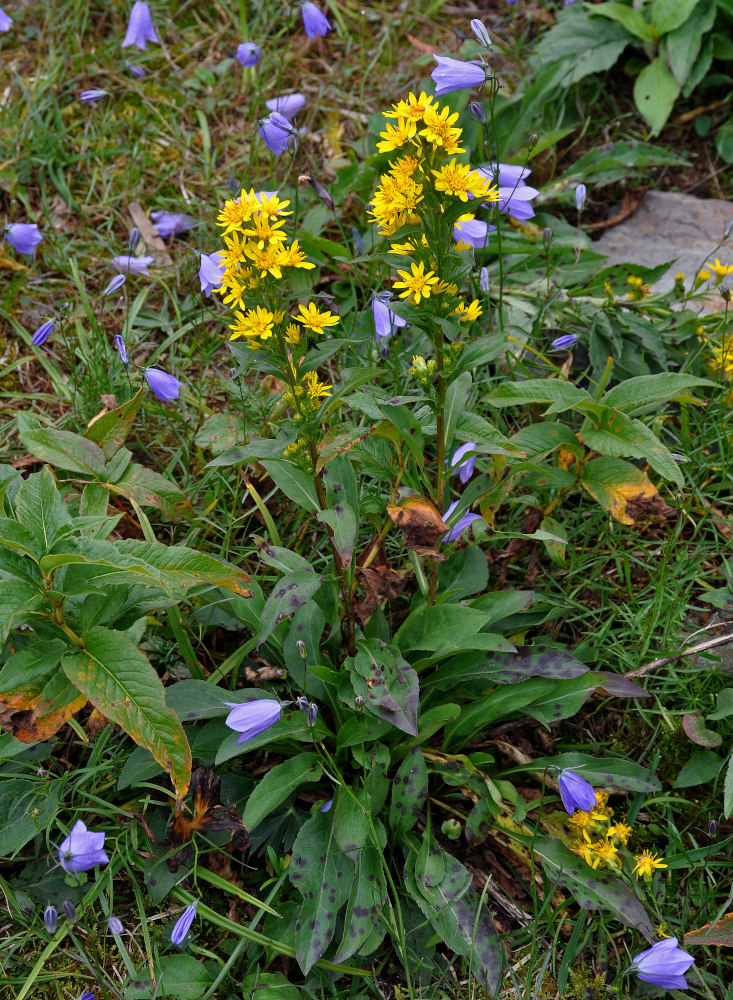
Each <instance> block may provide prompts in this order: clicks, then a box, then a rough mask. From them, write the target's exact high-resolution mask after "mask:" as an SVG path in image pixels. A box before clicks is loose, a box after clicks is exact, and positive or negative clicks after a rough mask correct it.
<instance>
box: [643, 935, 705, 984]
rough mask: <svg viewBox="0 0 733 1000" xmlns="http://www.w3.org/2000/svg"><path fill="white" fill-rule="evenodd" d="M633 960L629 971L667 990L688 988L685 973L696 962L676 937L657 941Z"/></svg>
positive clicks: (646, 981)
mask: <svg viewBox="0 0 733 1000" xmlns="http://www.w3.org/2000/svg"><path fill="white" fill-rule="evenodd" d="M632 961H633V964H632V966H631V968H630V969H629V972H635V973H636V975H637V976H638V977H639V979H641V980H642V982H645V983H653V984H654V985H655V986H661V987H662V988H663V989H665V990H686V989H687V988H688V987H687V980H686V979H685V973H686V972H687V970H688V969H689V968H690V966H691V965H694V964H695V959H694V958H693V957H692V955H688V954H687V952H686V951H683V950H682V949H681V948H679V947H678V946H677V938H675V937H670V938H665V939H664V940H663V941H657V942H656V944H653V945H652V946H651V948H647V950H646V951H642V952H641V953H640V954H638V955H636V956H635V957H634V959H633V960H632Z"/></svg>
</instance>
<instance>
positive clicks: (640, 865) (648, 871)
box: [633, 851, 668, 879]
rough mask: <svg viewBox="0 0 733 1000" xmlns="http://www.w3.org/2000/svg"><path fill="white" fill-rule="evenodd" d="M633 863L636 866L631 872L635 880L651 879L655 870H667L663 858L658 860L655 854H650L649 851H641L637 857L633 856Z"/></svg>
mask: <svg viewBox="0 0 733 1000" xmlns="http://www.w3.org/2000/svg"><path fill="white" fill-rule="evenodd" d="M634 861H635V862H636V865H635V866H634V869H633V872H634V875H636V877H637V879H639V878H641V877H642V875H643V876H644V878H651V877H652V875H653V874H654V872H655V870H656V869H657V868H667V867H668V866H667V865H665V863H664V858H658V857H657V855H656V854H652V853H651V851H642V853H641V854H639V855H634Z"/></svg>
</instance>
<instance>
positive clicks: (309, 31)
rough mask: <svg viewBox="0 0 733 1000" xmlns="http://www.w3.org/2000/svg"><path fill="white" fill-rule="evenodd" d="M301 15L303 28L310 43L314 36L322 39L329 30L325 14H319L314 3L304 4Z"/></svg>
mask: <svg viewBox="0 0 733 1000" xmlns="http://www.w3.org/2000/svg"><path fill="white" fill-rule="evenodd" d="M301 14H302V16H303V28H304V30H305V33H306V35H307V36H308V37H309V38H310V40H311V41H313V39H314V38H315V37H316V35H320V36H321V37H324V36H325V35H326V33H327V32H329V31H330V30H331V25H330V24H329V23H328V18H327V17H326V15H325V14H323V13H321V11H320V10H319V9H318V7H316V5H315V4H314V3H310V2H308V3H304V4H303V6H302V8H301Z"/></svg>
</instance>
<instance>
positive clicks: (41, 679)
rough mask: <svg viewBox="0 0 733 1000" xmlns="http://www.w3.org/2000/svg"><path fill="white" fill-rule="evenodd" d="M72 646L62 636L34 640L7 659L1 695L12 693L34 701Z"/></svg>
mask: <svg viewBox="0 0 733 1000" xmlns="http://www.w3.org/2000/svg"><path fill="white" fill-rule="evenodd" d="M68 650H69V647H68V646H67V645H66V643H65V642H62V641H61V640H60V639H40V640H39V639H37V638H36V639H35V640H34V641H33V642H32V643H31V644H30V645H29V646H25V647H24V648H23V649H19V650H18V652H17V653H13V654H12V655H11V656H9V657H8V658H7V660H6V661H5V663H4V665H3V667H2V670H0V694H5V693H7V692H12V693H13V694H14V695H15V696H16V698H18V697H22V698H23V699H24V700H26V701H32V700H33V699H34V698H36V697H37V696H38V695H40V693H41V691H42V690H43V686H44V684H45V683H46V681H47V680H48V678H49V677H50V676H51V674H52V673H53V672H54V670H55V669H56V666H57V665H58V663H59V662H60V661H61V657H62V656H63V655H64V653H66V652H68Z"/></svg>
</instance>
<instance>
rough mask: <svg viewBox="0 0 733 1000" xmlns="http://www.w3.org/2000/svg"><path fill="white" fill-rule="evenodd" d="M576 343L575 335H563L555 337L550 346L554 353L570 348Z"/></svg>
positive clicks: (576, 337) (576, 336)
mask: <svg viewBox="0 0 733 1000" xmlns="http://www.w3.org/2000/svg"><path fill="white" fill-rule="evenodd" d="M577 343H578V335H577V333H564V334H563V335H562V337H556V338H555V339H554V340H553V342H552V344H551V345H550V346H551V347H552V348H553V349H554V350H556V351H564V350H565V348H566V347H572V346H573V345H574V344H577Z"/></svg>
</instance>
